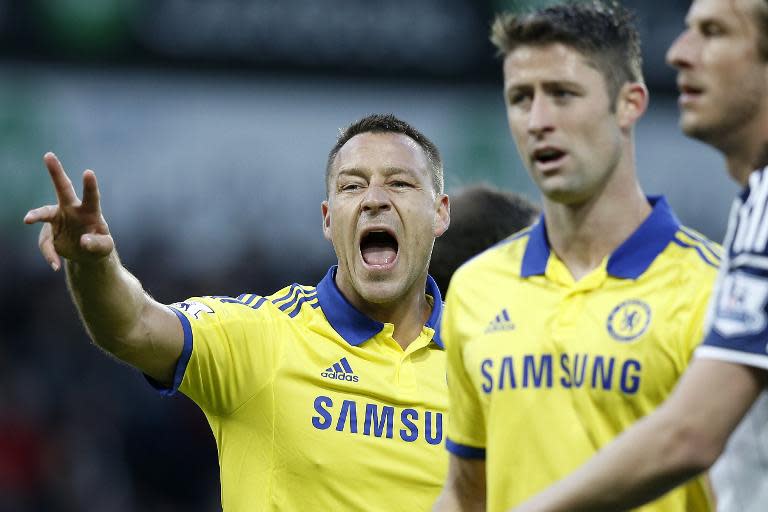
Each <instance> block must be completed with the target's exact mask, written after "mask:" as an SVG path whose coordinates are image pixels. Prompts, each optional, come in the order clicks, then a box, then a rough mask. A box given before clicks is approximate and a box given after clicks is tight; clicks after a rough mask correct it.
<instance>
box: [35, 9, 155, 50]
mask: <svg viewBox="0 0 768 512" xmlns="http://www.w3.org/2000/svg"><path fill="white" fill-rule="evenodd" d="M139 8H140V2H139V0H95V1H94V0H35V1H34V3H33V5H32V12H33V15H34V16H35V17H36V18H37V19H38V20H40V25H41V27H42V30H41V32H42V33H41V37H42V38H44V39H45V40H47V42H49V43H50V44H52V45H54V48H55V50H56V51H57V52H59V53H63V54H66V55H77V56H80V57H89V56H90V57H93V56H114V55H115V54H116V53H119V52H121V51H123V50H125V49H127V48H128V47H129V46H130V44H131V29H132V26H133V24H134V20H135V19H136V14H137V13H138V11H139Z"/></svg>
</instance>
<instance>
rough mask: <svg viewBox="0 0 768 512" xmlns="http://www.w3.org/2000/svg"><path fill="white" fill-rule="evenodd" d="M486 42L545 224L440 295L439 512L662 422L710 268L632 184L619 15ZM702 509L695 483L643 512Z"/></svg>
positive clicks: (575, 19)
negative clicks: (636, 427) (444, 355)
mask: <svg viewBox="0 0 768 512" xmlns="http://www.w3.org/2000/svg"><path fill="white" fill-rule="evenodd" d="M493 40H494V42H495V43H496V45H497V46H498V48H499V50H500V53H501V54H503V56H504V94H505V100H506V105H507V118H508V121H509V126H510V130H511V132H512V136H513V138H514V140H515V143H516V145H517V149H518V152H519V153H520V155H521V157H522V159H523V161H524V162H525V164H526V166H527V168H528V171H529V173H530V175H531V177H532V179H533V180H534V182H535V183H536V185H537V187H538V188H539V190H540V191H541V194H542V203H543V212H544V213H543V216H542V218H541V219H540V220H539V222H538V223H537V224H535V225H534V226H533V227H531V228H528V229H526V230H523V231H522V232H520V233H518V234H516V235H514V236H512V237H510V238H509V239H508V240H507V241H506V242H504V243H501V244H499V245H497V246H496V247H495V248H492V249H490V250H488V251H486V252H484V253H483V254H481V255H480V256H478V257H476V258H474V259H473V260H471V261H470V262H469V263H467V264H466V265H464V266H462V267H461V268H460V269H459V270H458V271H457V272H456V274H455V275H454V277H453V280H452V281H451V285H450V288H449V291H448V298H447V300H446V305H447V306H446V308H447V309H446V313H445V316H444V321H443V337H444V340H445V342H446V347H447V350H448V382H449V391H450V398H451V406H450V412H451V423H450V425H449V427H448V439H447V441H446V444H447V447H448V449H449V451H450V452H451V460H450V465H449V476H448V479H447V483H446V487H445V489H444V492H443V494H442V495H441V498H440V500H439V501H438V504H437V506H436V510H441V511H448V510H485V509H486V508H487V509H488V510H491V511H502V510H506V509H508V508H509V507H511V506H514V505H516V504H518V503H520V502H521V501H523V500H525V499H526V498H528V497H529V496H531V495H533V494H535V493H536V492H537V491H539V490H541V489H543V488H545V487H546V486H548V485H549V484H551V483H552V482H555V481H557V480H558V479H560V478H562V477H563V476H565V475H567V474H568V473H569V472H570V471H572V470H573V469H575V468H576V467H578V466H579V465H580V464H581V463H583V462H584V461H585V460H587V459H588V458H589V457H590V456H592V455H593V454H594V453H596V452H597V451H598V450H599V448H600V447H601V446H603V445H605V444H607V443H609V442H610V441H611V440H612V439H613V438H614V437H615V436H616V435H618V434H619V433H620V432H621V431H622V430H624V429H625V428H627V427H628V426H629V425H631V424H632V423H633V422H634V421H636V420H637V419H638V418H640V417H642V416H644V415H646V414H648V413H649V412H651V411H652V410H653V409H654V408H655V407H657V406H658V405H659V404H661V403H662V402H663V401H664V399H665V398H666V397H667V396H668V395H669V394H670V392H671V391H672V389H673V388H674V386H675V383H676V382H677V380H678V378H679V377H680V376H681V375H682V373H683V371H684V370H685V368H686V365H687V364H688V362H689V360H690V358H691V355H692V353H693V351H694V348H695V346H696V344H697V343H698V342H699V340H700V339H701V334H702V328H703V318H704V314H705V309H706V304H707V299H708V296H709V294H710V292H711V288H712V284H713V281H714V279H715V275H716V273H717V265H718V262H719V248H718V247H717V246H716V245H715V244H712V243H711V242H709V241H708V240H706V239H704V238H703V237H702V236H701V235H699V234H698V233H696V232H694V231H692V230H690V229H687V228H685V227H683V226H681V225H680V223H679V222H678V221H677V219H676V218H675V216H674V214H673V213H672V211H671V209H670V207H669V205H668V204H667V203H666V201H665V200H664V198H661V197H646V196H645V195H644V194H643V192H642V190H641V188H640V185H639V183H638V180H637V177H636V170H635V162H634V141H633V138H634V137H633V129H634V125H635V122H636V121H637V120H638V119H639V118H640V117H641V116H642V114H643V113H644V111H645V109H646V106H647V102H648V92H647V89H646V87H645V85H644V84H643V82H642V75H641V62H640V54H639V41H638V36H637V33H636V30H635V28H634V27H633V25H632V20H631V18H630V17H629V16H628V14H627V13H626V12H625V11H624V10H623V9H621V8H618V7H616V8H608V7H603V8H600V7H595V6H593V5H585V4H569V5H560V6H554V7H550V8H546V9H541V10H538V11H536V12H533V13H531V14H527V15H519V16H513V15H502V16H500V17H499V18H497V20H496V22H495V24H494V27H493ZM710 508H711V503H710V496H709V494H708V488H707V485H706V482H705V481H704V480H703V479H702V478H699V479H696V480H693V481H691V482H690V483H689V484H688V485H686V486H685V487H683V488H681V489H680V490H678V491H675V492H673V493H671V494H669V495H668V496H666V497H664V498H662V499H661V500H659V501H657V502H655V503H653V504H651V505H649V506H648V509H647V510H653V511H689V510H697V511H706V510H709V509H710Z"/></svg>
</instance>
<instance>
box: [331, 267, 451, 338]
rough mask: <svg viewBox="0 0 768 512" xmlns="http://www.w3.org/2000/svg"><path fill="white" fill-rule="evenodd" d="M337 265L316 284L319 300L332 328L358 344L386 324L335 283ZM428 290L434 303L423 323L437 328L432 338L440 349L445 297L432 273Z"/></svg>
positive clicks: (428, 280) (376, 332) (428, 279)
mask: <svg viewBox="0 0 768 512" xmlns="http://www.w3.org/2000/svg"><path fill="white" fill-rule="evenodd" d="M337 268H338V265H334V266H332V267H331V268H330V269H328V273H327V274H325V277H323V279H322V280H321V281H320V282H319V283H318V284H317V299H318V301H319V302H320V308H321V309H322V310H323V313H324V314H325V318H327V319H328V323H330V324H331V327H333V329H334V330H335V331H336V332H337V333H339V335H340V336H341V337H342V338H344V340H345V341H346V342H347V343H349V344H350V345H354V346H357V345H360V344H361V343H363V342H364V341H366V340H369V339H371V338H373V337H374V336H376V335H377V334H378V333H379V332H381V330H382V329H383V328H384V324H383V323H381V322H378V321H376V320H374V319H372V318H369V317H367V316H366V315H364V314H363V313H361V312H360V311H358V310H357V308H355V307H354V306H353V305H352V304H350V303H349V301H348V300H347V299H346V297H344V295H342V293H341V291H339V288H338V287H337V286H336V279H335V278H336V269H337ZM426 292H427V294H429V295H431V296H432V298H433V299H434V304H433V305H432V314H431V315H429V319H428V320H427V323H426V324H424V325H426V326H427V327H430V328H432V329H434V330H435V334H434V336H432V341H434V342H435V343H436V344H437V346H439V347H440V348H445V347H444V346H443V341H442V339H441V338H440V317H441V316H442V314H443V298H442V297H441V296H440V290H439V289H438V287H437V283H435V280H434V279H432V277H431V276H427V286H426Z"/></svg>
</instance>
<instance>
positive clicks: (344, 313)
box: [25, 115, 449, 512]
mask: <svg viewBox="0 0 768 512" xmlns="http://www.w3.org/2000/svg"><path fill="white" fill-rule="evenodd" d="M44 160H45V164H46V166H47V167H48V171H49V173H50V175H51V178H52V181H53V185H54V189H55V191H56V195H57V199H58V204H57V205H49V206H44V207H41V208H38V209H36V210H32V211H30V212H29V213H28V214H27V216H26V217H25V222H27V223H34V222H46V223H49V224H47V225H46V226H48V227H44V231H43V233H42V238H41V250H42V252H43V254H44V256H45V257H46V259H47V260H48V261H49V262H50V263H51V265H52V266H53V267H54V269H56V268H58V267H59V266H60V264H61V263H60V256H61V257H64V258H66V269H67V279H68V283H69V288H70V291H71V294H72V297H73V299H74V301H75V303H76V305H77V307H78V309H79V311H80V314H81V316H82V318H83V321H84V323H85V326H86V328H87V329H88V332H89V334H90V335H91V337H92V338H93V340H94V342H95V343H96V344H97V345H99V346H100V347H101V348H103V349H104V350H106V351H107V352H110V353H112V354H113V355H115V356H116V357H118V358H119V359H121V360H123V361H125V362H127V363H129V364H131V365H133V366H134V367H136V368H138V369H140V370H141V371H142V372H144V373H145V374H146V375H147V376H149V377H150V379H151V380H152V381H153V383H154V384H155V385H156V386H158V387H160V388H161V389H162V390H164V392H167V393H173V392H175V391H177V390H180V391H181V392H183V393H184V394H186V395H188V396H189V397H190V398H192V399H193V400H194V401H195V402H196V403H197V404H198V405H199V406H200V407H201V409H202V410H203V412H204V413H205V415H206V417H207V419H208V422H209V423H210V425H211V429H212V430H213V434H214V436H215V438H216V443H217V447H218V453H219V466H220V472H221V488H222V506H223V508H224V510H227V511H249V512H250V511H261V510H295V511H300V510H338V511H341V510H367V511H369V510H373V511H375V510H381V511H398V510H403V511H405V510H424V509H427V508H428V507H429V506H430V504H431V503H432V502H433V501H434V499H435V498H436V496H437V494H438V492H439V490H440V488H441V485H442V482H443V480H444V478H445V472H446V468H447V456H446V454H445V448H444V446H443V437H444V434H443V432H444V429H445V426H446V417H445V411H446V408H447V390H446V381H445V353H444V351H443V350H442V349H443V345H442V341H441V338H440V334H439V324H440V316H441V310H442V300H441V297H440V292H439V290H438V288H437V286H436V285H435V283H434V281H433V280H432V279H431V278H430V277H428V275H427V266H428V263H429V256H430V252H431V250H432V245H433V242H434V239H435V237H436V236H439V235H441V234H442V233H443V232H444V231H445V230H446V228H447V227H448V224H449V209H448V198H447V196H446V195H445V194H443V176H442V172H443V169H442V163H441V159H440V155H439V153H438V150H437V148H436V147H435V146H434V144H433V143H432V142H431V141H429V140H428V139H427V138H426V137H425V136H424V135H422V134H421V133H420V132H418V131H417V130H416V129H414V128H413V127H411V126H410V125H408V124H407V123H405V122H403V121H401V120H399V119H397V118H395V117H394V116H391V115H373V116H369V117H367V118H364V119H362V120H360V121H358V122H356V123H354V124H352V125H350V126H349V127H348V128H346V129H345V130H344V131H343V132H342V134H341V135H340V137H339V139H338V142H337V144H336V145H335V146H334V148H333V149H332V150H331V153H330V155H329V159H328V164H327V170H326V186H327V199H326V200H325V201H324V202H323V203H322V214H323V231H324V234H325V236H326V238H328V240H330V241H331V243H332V244H333V247H334V250H335V251H336V254H337V256H338V265H336V266H334V267H332V268H331V269H330V270H329V271H328V273H327V275H326V276H325V277H324V278H323V279H322V280H321V281H320V283H319V284H317V286H300V285H298V284H294V285H291V286H288V287H286V288H285V289H283V290H280V291H278V292H277V293H274V294H272V295H269V296H260V295H258V294H254V293H246V294H242V295H240V296H238V297H220V296H208V297H196V298H191V299H188V300H185V301H183V302H178V303H175V304H172V305H170V306H165V305H162V304H160V303H158V302H156V301H155V300H153V299H152V298H151V297H150V296H149V295H148V294H147V293H146V292H144V290H143V288H142V286H141V284H140V283H139V282H138V280H137V279H136V278H135V277H134V276H132V275H131V274H130V273H129V272H128V271H127V270H126V269H125V268H124V267H123V266H122V265H121V263H120V261H119V259H118V256H117V253H116V251H115V244H114V241H113V239H112V237H111V236H110V233H109V229H108V226H107V223H106V221H105V220H104V218H103V217H102V215H101V208H100V205H99V191H98V187H97V183H96V177H95V175H94V173H93V172H92V171H85V173H84V174H83V199H82V201H80V200H79V199H78V197H77V195H76V193H75V190H74V188H73V186H72V183H71V182H70V181H69V179H68V178H67V176H66V174H65V172H64V170H63V168H62V166H61V164H60V163H59V161H58V159H57V158H56V157H55V156H54V155H53V154H47V155H46V156H45V159H44Z"/></svg>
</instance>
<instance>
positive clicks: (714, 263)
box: [672, 237, 720, 268]
mask: <svg viewBox="0 0 768 512" xmlns="http://www.w3.org/2000/svg"><path fill="white" fill-rule="evenodd" d="M672 241H673V242H674V243H676V244H677V245H679V246H680V247H684V248H686V249H695V250H696V252H697V253H698V254H699V256H700V257H701V259H702V261H704V263H706V264H707V265H709V266H710V267H714V268H719V267H720V265H719V260H717V261H712V260H711V259H710V258H708V257H707V256H706V255H705V254H704V251H702V249H701V244H695V245H694V244H689V243H688V242H685V241H683V240H680V239H679V238H677V237H675V238H673V239H672Z"/></svg>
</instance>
